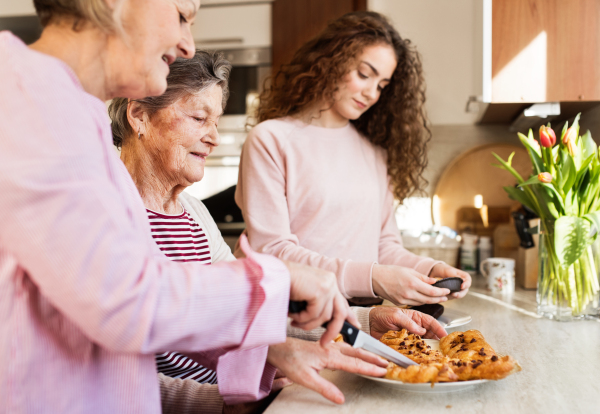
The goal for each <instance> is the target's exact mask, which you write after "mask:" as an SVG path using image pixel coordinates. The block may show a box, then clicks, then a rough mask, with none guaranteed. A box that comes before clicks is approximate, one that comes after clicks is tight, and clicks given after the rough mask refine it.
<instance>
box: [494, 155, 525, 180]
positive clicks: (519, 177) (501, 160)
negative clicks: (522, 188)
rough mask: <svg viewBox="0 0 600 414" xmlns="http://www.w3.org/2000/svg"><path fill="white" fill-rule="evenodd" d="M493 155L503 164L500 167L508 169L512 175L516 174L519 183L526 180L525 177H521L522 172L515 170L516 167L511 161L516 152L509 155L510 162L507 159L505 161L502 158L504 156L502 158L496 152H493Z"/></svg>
mask: <svg viewBox="0 0 600 414" xmlns="http://www.w3.org/2000/svg"><path fill="white" fill-rule="evenodd" d="M492 155H493V156H494V157H496V159H497V160H498V162H499V163H500V164H501V165H502V166H501V167H500V168H502V169H504V170H506V171H508V172H509V173H511V174H512V175H513V176H514V177H515V178H516V179H517V182H518V183H519V184H520V183H522V182H523V181H524V180H523V177H521V174H519V173H518V172H517V170H515V169H514V168H513V167H512V166H511V161H512V158H513V156H514V155H515V153H514V152H513V153H512V154H510V157H508V162H507V161H504V160H503V159H502V158H501V157H500V156H499V155H498V154H496V153H495V152H492Z"/></svg>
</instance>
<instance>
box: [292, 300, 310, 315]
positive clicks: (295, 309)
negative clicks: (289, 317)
mask: <svg viewBox="0 0 600 414" xmlns="http://www.w3.org/2000/svg"><path fill="white" fill-rule="evenodd" d="M307 305H308V303H307V302H306V301H305V300H303V301H296V300H290V305H289V307H288V312H289V313H300V312H302V311H304V310H306V306H307Z"/></svg>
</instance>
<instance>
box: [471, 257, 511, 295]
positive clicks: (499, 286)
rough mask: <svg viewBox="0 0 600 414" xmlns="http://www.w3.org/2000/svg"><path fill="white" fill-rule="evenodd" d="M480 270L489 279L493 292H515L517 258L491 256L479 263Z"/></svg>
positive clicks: (488, 283)
mask: <svg viewBox="0 0 600 414" xmlns="http://www.w3.org/2000/svg"><path fill="white" fill-rule="evenodd" d="M479 271H480V272H481V274H482V275H483V276H485V278H486V279H487V287H488V289H489V290H491V291H492V292H498V293H513V292H514V291H515V260H514V259H506V258H503V257H490V258H489V259H485V260H484V261H483V262H481V264H480V265H479Z"/></svg>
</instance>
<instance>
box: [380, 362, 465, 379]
mask: <svg viewBox="0 0 600 414" xmlns="http://www.w3.org/2000/svg"><path fill="white" fill-rule="evenodd" d="M385 377H386V378H388V379H394V380H400V381H402V382H408V383H423V382H431V383H434V382H452V381H457V380H458V376H457V375H456V374H455V373H454V372H453V371H452V369H451V368H450V366H449V365H448V364H442V363H430V364H421V365H411V366H409V367H408V368H402V367H399V366H398V365H396V364H394V363H393V362H390V364H389V365H388V372H387V374H386V376H385Z"/></svg>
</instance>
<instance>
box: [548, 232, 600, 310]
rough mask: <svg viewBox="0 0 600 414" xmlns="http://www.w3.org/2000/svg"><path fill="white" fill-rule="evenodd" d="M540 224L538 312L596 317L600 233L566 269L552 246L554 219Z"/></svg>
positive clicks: (599, 278)
mask: <svg viewBox="0 0 600 414" xmlns="http://www.w3.org/2000/svg"><path fill="white" fill-rule="evenodd" d="M540 226H541V229H540V242H539V270H538V283H537V311H538V314H539V315H542V316H543V317H546V318H549V319H554V320H557V321H572V320H579V319H597V318H599V317H600V306H599V302H600V236H599V237H596V238H595V241H593V242H592V243H591V244H590V245H588V246H587V248H586V249H585V250H584V251H583V253H582V254H581V256H579V258H578V259H577V260H576V261H575V263H573V264H572V265H571V266H569V267H567V268H565V267H563V266H561V265H560V263H559V260H558V258H557V256H556V253H555V249H554V221H544V220H542V222H541V224H540Z"/></svg>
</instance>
